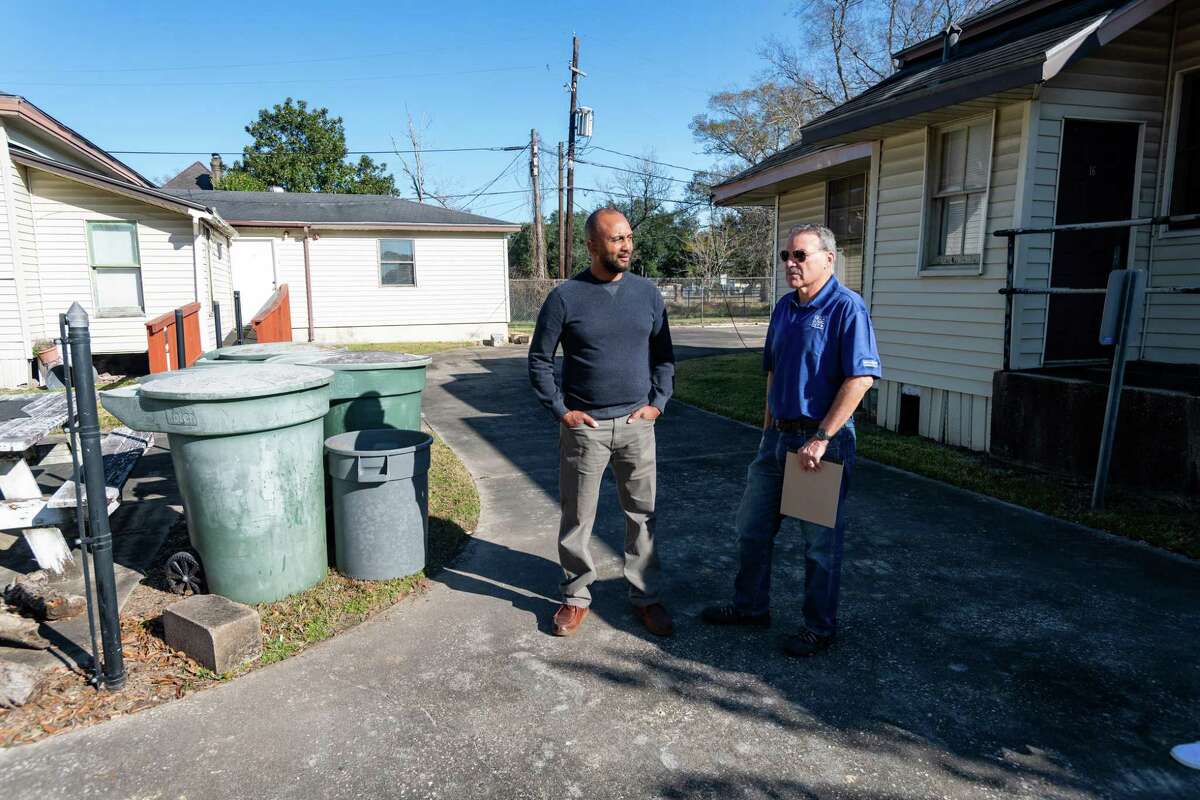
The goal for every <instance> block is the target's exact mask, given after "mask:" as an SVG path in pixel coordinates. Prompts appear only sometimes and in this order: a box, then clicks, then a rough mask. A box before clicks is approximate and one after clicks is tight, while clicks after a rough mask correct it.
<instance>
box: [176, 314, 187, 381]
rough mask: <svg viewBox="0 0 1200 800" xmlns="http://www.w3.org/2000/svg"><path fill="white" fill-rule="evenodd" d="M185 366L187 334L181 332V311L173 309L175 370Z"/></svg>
mask: <svg viewBox="0 0 1200 800" xmlns="http://www.w3.org/2000/svg"><path fill="white" fill-rule="evenodd" d="M186 366H187V333H186V332H185V331H184V330H183V311H181V310H180V309H178V308H177V309H175V369H183V368H184V367H186Z"/></svg>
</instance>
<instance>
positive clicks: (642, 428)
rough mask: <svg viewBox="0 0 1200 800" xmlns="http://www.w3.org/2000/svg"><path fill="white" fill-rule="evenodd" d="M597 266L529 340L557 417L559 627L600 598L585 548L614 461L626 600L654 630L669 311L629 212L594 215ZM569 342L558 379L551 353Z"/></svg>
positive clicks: (661, 632)
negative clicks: (645, 264) (657, 425)
mask: <svg viewBox="0 0 1200 800" xmlns="http://www.w3.org/2000/svg"><path fill="white" fill-rule="evenodd" d="M587 248H588V253H589V254H590V255H591V260H592V265H591V268H590V269H587V270H585V271H583V272H581V273H579V274H578V275H576V276H575V277H573V278H571V280H569V281H567V282H566V283H563V284H562V285H560V286H558V287H557V288H555V289H554V291H552V292H551V293H550V295H549V296H548V297H547V298H546V302H545V303H543V304H542V309H541V311H540V312H539V313H538V320H537V326H536V327H535V328H534V331H533V338H532V341H531V342H530V345H529V380H530V382H531V383H532V384H533V390H534V392H535V393H536V394H537V397H538V399H539V400H540V401H541V402H542V405H543V406H545V407H546V408H547V409H548V410H549V411H550V413H551V414H553V415H554V418H555V419H556V420H558V421H559V422H560V426H559V495H560V497H559V500H560V503H561V505H562V520H561V522H560V524H559V529H558V558H559V562H560V563H561V564H562V568H563V573H564V578H563V582H562V584H561V589H562V595H563V603H562V605H561V606H560V607H559V609H558V611H557V612H556V613H555V614H554V633H555V635H556V636H570V635H571V634H573V633H575V631H577V630H578V629H579V626H580V624H582V623H583V620H584V618H585V617H586V616H587V613H588V606H589V605H590V604H591V600H592V597H591V593H590V592H589V591H588V585H589V584H591V583H592V581H594V580H595V579H596V566H595V563H594V562H593V561H592V556H591V552H590V551H589V549H588V541H589V540H590V539H591V535H592V525H593V523H594V522H595V520H596V506H597V503H598V501H599V496H600V481H601V479H602V478H603V477H604V471H605V469H607V468H608V465H609V464H610V463H611V464H612V468H613V475H614V476H615V477H616V481H617V494H618V497H619V498H620V501H621V511H622V512H624V515H625V579H626V580H627V581H628V582H629V600H630V602H631V603H632V604H633V607H634V611H635V613H636V614H637V616H638V618H639V619H640V620H641V621H642V624H643V625H645V626H646V628H647V630H649V631H650V632H651V633H653V634H655V635H657V636H670V635H671V633H672V630H673V628H672V623H671V615H670V614H669V613H668V612H667V610H666V608H664V607H663V604H662V602H661V601H660V600H659V597H658V580H659V567H658V558H657V556H656V554H655V552H654V495H655V483H656V467H655V444H654V420H656V419H657V418H658V416H659V415H660V414H661V413H662V412H663V410H664V409H665V408H666V405H667V400H668V399H669V398H670V397H671V388H672V381H673V378H674V375H675V353H674V350H673V349H672V347H671V330H670V328H669V327H668V325H667V310H666V307H665V306H664V305H663V301H662V296H661V295H660V294H659V292H658V287H656V286H655V285H654V284H653V283H651V282H650V281H648V280H646V279H645V278H641V277H638V276H637V275H634V274H631V273H630V272H629V264H630V258H631V256H632V255H633V231H632V230H631V229H630V227H629V222H628V221H627V220H626V219H625V216H624V215H623V214H621V212H619V211H617V210H615V209H611V208H602V209H600V210H599V211H596V212H595V213H593V214H592V215H591V216H590V217H588V221H587ZM560 344H561V345H562V349H563V367H562V380H561V382H559V381H557V380H555V375H554V352H555V350H556V349H557V348H558V346H559V345H560Z"/></svg>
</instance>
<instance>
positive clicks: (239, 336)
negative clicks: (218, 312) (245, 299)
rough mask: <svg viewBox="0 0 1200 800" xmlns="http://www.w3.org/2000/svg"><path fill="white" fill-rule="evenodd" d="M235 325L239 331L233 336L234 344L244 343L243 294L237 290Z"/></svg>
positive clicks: (234, 310) (234, 295)
mask: <svg viewBox="0 0 1200 800" xmlns="http://www.w3.org/2000/svg"><path fill="white" fill-rule="evenodd" d="M233 324H234V325H236V326H237V330H236V331H235V332H234V334H233V343H234V344H241V343H242V293H241V292H239V291H237V290H236V289H235V290H234V292H233Z"/></svg>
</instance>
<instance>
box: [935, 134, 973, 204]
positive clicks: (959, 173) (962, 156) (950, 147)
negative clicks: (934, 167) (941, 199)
mask: <svg viewBox="0 0 1200 800" xmlns="http://www.w3.org/2000/svg"><path fill="white" fill-rule="evenodd" d="M966 158H967V129H966V128H959V129H958V130H955V131H950V132H948V133H943V134H942V171H941V175H940V176H939V178H938V191H939V192H958V191H962V187H963V170H964V167H965V165H966Z"/></svg>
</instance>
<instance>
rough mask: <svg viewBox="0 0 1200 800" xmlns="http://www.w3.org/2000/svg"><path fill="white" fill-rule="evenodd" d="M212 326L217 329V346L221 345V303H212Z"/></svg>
mask: <svg viewBox="0 0 1200 800" xmlns="http://www.w3.org/2000/svg"><path fill="white" fill-rule="evenodd" d="M213 326H214V327H216V329H217V338H216V339H215V341H216V343H217V347H220V346H221V304H220V303H213Z"/></svg>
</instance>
